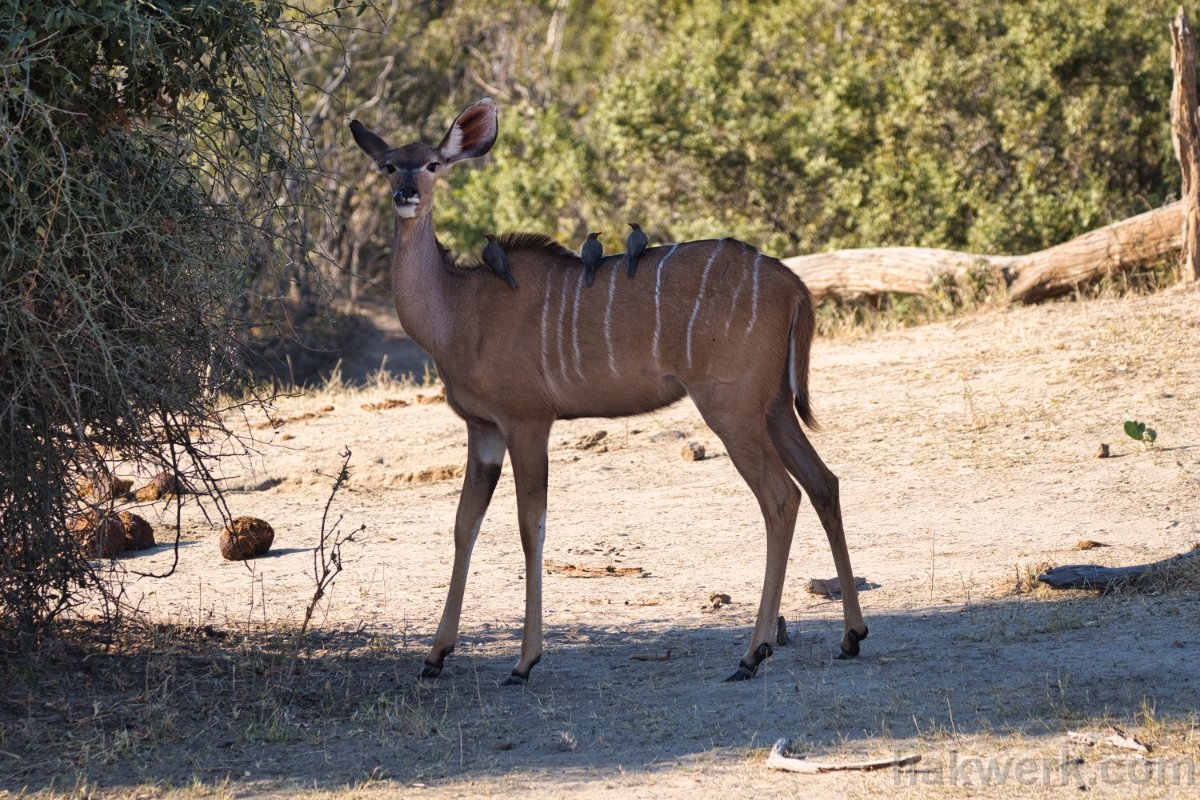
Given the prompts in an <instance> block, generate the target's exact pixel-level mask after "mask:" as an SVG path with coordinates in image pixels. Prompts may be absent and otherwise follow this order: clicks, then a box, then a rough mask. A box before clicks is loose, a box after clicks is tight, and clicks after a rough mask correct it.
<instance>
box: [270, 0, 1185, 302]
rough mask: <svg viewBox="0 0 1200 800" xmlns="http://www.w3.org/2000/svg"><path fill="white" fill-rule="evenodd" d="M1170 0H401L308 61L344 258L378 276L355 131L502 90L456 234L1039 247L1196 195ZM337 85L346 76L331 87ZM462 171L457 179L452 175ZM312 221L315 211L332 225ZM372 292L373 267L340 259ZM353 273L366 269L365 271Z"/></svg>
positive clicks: (382, 254) (378, 192)
mask: <svg viewBox="0 0 1200 800" xmlns="http://www.w3.org/2000/svg"><path fill="white" fill-rule="evenodd" d="M1174 9H1175V5H1174V4H1173V3H1168V2H1163V1H1162V0H1148V1H1147V2H1140V3H1129V2H1127V1H1126V0H1039V1H1038V2H1034V1H1032V0H1024V1H1022V0H1015V1H1014V0H1003V1H1001V0H858V1H857V2H854V1H852V0H782V1H781V2H752V1H750V0H725V1H724V2H721V1H720V0H695V1H694V2H682V1H681V0H646V1H645V2H639V3H625V2H615V1H614V0H598V1H597V2H589V3H581V2H578V1H577V0H547V1H546V2H531V1H530V0H497V1H496V2H483V0H463V1H462V2H456V3H448V2H417V0H394V1H393V2H392V3H391V4H390V5H388V6H386V7H385V6H382V5H381V6H379V7H377V8H374V9H372V10H370V11H369V12H367V13H364V14H362V15H361V16H358V17H355V16H354V14H355V13H357V12H358V11H359V8H357V7H356V8H352V9H350V10H347V11H346V12H345V13H344V14H343V19H344V23H343V24H345V25H347V26H356V27H354V29H352V30H349V29H348V30H346V31H344V32H343V33H342V35H340V36H339V37H337V38H336V39H333V38H330V39H327V40H326V42H325V43H326V44H327V45H330V47H329V48H328V49H322V48H319V47H318V48H310V49H308V50H307V51H306V52H304V53H303V54H299V53H298V54H297V58H296V60H295V61H294V69H295V72H296V74H297V75H298V76H300V77H301V78H302V79H303V80H304V81H305V82H306V83H308V84H310V85H311V86H313V87H319V88H320V89H321V91H312V90H310V91H309V92H308V93H307V94H306V96H305V105H306V108H307V109H308V113H309V117H308V119H309V121H310V122H311V123H312V130H313V135H314V146H315V148H316V149H317V151H318V152H320V153H321V154H322V156H323V157H324V158H325V159H326V162H327V163H328V164H329V165H330V166H331V167H332V169H333V170H334V171H335V172H336V173H337V174H338V175H340V177H341V179H340V181H338V182H336V183H335V185H334V186H333V187H332V188H334V189H335V191H337V192H339V204H338V210H339V216H338V219H339V220H340V221H339V223H338V224H337V225H336V226H330V227H329V228H328V229H324V230H322V231H321V233H320V238H321V241H322V242H323V243H324V244H326V245H327V246H328V248H329V252H330V254H331V255H332V256H333V257H334V259H335V260H337V261H338V262H339V263H341V264H342V265H343V266H345V267H348V268H349V269H350V272H352V273H354V274H356V275H357V276H359V278H361V279H362V280H365V281H368V282H380V281H383V282H384V284H385V285H386V281H384V278H383V276H384V272H385V270H386V263H387V258H388V248H389V246H390V236H391V225H392V223H391V219H390V212H389V211H388V209H387V204H386V202H385V200H384V197H383V194H384V189H383V183H382V181H380V180H378V179H376V178H375V177H373V173H372V170H371V167H370V165H369V164H368V163H367V161H366V159H365V158H364V157H363V156H362V155H361V154H360V153H358V152H357V150H356V148H354V145H353V142H352V141H351V140H350V137H349V136H348V134H347V132H346V127H345V126H346V122H347V120H348V119H349V118H358V119H361V120H362V121H363V122H364V123H365V124H367V125H368V127H371V128H373V129H374V130H376V131H377V132H379V133H380V134H381V135H383V136H384V137H385V139H388V140H389V142H391V143H393V144H395V145H399V144H402V143H404V142H407V141H411V140H413V139H421V140H423V141H426V142H434V143H436V142H437V141H438V139H439V138H440V136H441V135H442V133H443V132H444V130H445V127H446V126H447V125H448V123H449V121H450V120H451V119H452V118H453V116H454V114H455V113H456V112H457V111H458V110H461V108H463V107H465V106H466V105H467V104H468V103H470V102H472V101H474V100H475V99H478V97H480V96H483V95H490V96H492V97H493V98H494V99H496V101H497V102H498V104H499V105H500V108H501V130H500V138H499V141H498V144H497V146H496V148H495V149H494V150H493V152H492V154H491V155H490V156H489V157H488V158H487V159H485V160H484V161H483V162H482V163H480V164H479V165H477V166H476V168H470V167H459V168H457V169H455V170H453V171H452V172H451V173H449V175H448V178H447V180H448V183H446V184H444V185H443V188H442V190H441V191H440V193H439V197H438V206H437V208H436V214H437V223H438V230H439V235H440V237H441V238H442V239H443V241H444V242H445V243H447V244H448V245H450V246H452V247H454V248H456V249H460V250H466V249H476V248H478V247H480V246H481V245H482V239H481V234H482V233H484V232H485V231H493V230H496V231H509V230H536V231H542V232H545V233H548V234H551V235H553V236H554V237H556V238H557V239H559V240H560V241H562V242H564V243H566V244H569V245H573V246H576V247H577V246H578V245H579V244H580V242H581V241H582V239H583V237H584V236H585V232H586V231H587V230H589V229H590V230H603V231H605V232H606V233H607V234H608V236H607V237H606V238H607V247H608V249H609V250H610V251H620V250H622V249H623V240H624V232H625V231H627V230H628V229H627V228H626V227H625V224H624V223H625V222H627V221H632V220H639V221H641V222H642V224H643V226H644V227H645V228H646V229H647V230H648V231H649V232H650V233H651V237H652V239H653V240H659V241H674V240H683V239H690V238H699V237H713V236H725V235H732V236H737V237H740V238H742V239H745V240H747V241H750V242H754V243H756V244H759V245H761V246H762V247H763V248H764V249H765V250H766V251H767V252H769V253H771V254H774V255H778V256H788V255H796V254H801V253H807V252H814V251H819V250H824V249H831V248H840V247H867V246H887V245H924V246H934V247H949V248H955V249H964V250H971V251H976V252H988V253H1017V252H1027V251H1030V250H1035V249H1040V248H1042V247H1045V246H1048V245H1050V244H1054V243H1057V242H1060V241H1062V240H1064V239H1066V238H1069V237H1070V236H1073V235H1076V234H1079V233H1082V232H1084V231H1086V230H1089V229H1091V228H1094V227H1097V226H1100V225H1103V224H1107V223H1108V222H1112V221H1115V220H1117V219H1121V218H1124V217H1127V216H1130V215H1132V214H1135V213H1140V212H1142V211H1145V210H1147V209H1148V208H1151V207H1156V206H1158V205H1161V204H1162V203H1164V202H1165V201H1167V200H1169V199H1171V198H1172V197H1173V196H1174V195H1175V194H1177V192H1178V186H1179V180H1180V179H1179V174H1178V172H1179V171H1178V168H1177V167H1176V165H1175V162H1174V158H1173V155H1172V152H1171V142H1170V134H1169V119H1168V98H1169V94H1170V61H1169V50H1170V36H1169V33H1168V22H1169V19H1170V17H1171V15H1172V14H1173V12H1174ZM326 93H328V94H326ZM447 189H449V191H447ZM315 228H316V226H315V225H314V229H315ZM343 281H344V284H343V285H344V286H345V288H346V289H348V290H353V292H354V293H357V291H358V288H359V287H358V280H357V279H352V278H349V277H348V276H345V275H343ZM351 284H354V285H353V286H351Z"/></svg>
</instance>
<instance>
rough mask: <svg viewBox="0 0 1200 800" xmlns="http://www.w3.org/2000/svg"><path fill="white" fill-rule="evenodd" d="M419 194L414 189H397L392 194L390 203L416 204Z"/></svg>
mask: <svg viewBox="0 0 1200 800" xmlns="http://www.w3.org/2000/svg"><path fill="white" fill-rule="evenodd" d="M418 195H419V193H418V192H417V190H416V189H397V190H396V191H395V192H393V193H392V202H393V203H395V204H396V205H402V204H405V203H416V202H417V200H418V199H419V197H418Z"/></svg>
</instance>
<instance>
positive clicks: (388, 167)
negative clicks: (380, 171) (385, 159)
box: [383, 164, 396, 175]
mask: <svg viewBox="0 0 1200 800" xmlns="http://www.w3.org/2000/svg"><path fill="white" fill-rule="evenodd" d="M383 168H384V169H386V170H387V173H388V175H391V174H392V173H393V172H395V171H396V168H395V167H393V166H392V165H391V164H384V165H383Z"/></svg>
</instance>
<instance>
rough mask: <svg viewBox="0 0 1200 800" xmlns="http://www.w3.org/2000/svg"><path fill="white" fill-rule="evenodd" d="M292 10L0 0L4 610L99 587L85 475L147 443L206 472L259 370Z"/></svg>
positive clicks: (290, 113)
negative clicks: (227, 404)
mask: <svg viewBox="0 0 1200 800" xmlns="http://www.w3.org/2000/svg"><path fill="white" fill-rule="evenodd" d="M284 12H285V6H284V5H283V3H282V2H278V0H257V1H256V2H250V1H249V0H189V2H186V3H185V2H177V1H176V0H156V1H155V2H138V3H127V2H123V1H122V2H116V1H115V0H0V31H4V33H3V34H2V35H0V287H2V288H0V627H3V628H4V629H5V630H8V631H19V632H21V633H24V634H32V633H36V632H37V631H38V630H39V629H40V628H41V627H42V626H44V625H45V624H46V623H47V622H48V621H50V620H51V619H53V618H54V617H55V616H56V615H57V614H59V613H61V612H62V611H63V610H64V609H66V608H69V607H70V606H71V605H72V604H73V603H74V602H75V601H76V600H77V599H78V598H79V596H80V595H79V590H80V589H81V588H86V587H93V588H102V587H100V586H99V584H98V583H97V582H96V581H95V580H94V576H93V573H92V570H91V568H90V567H89V566H88V562H87V560H86V558H85V557H84V555H83V554H82V553H81V552H80V550H79V548H78V547H77V546H76V545H75V543H74V541H72V539H71V537H70V536H69V535H68V534H67V532H66V525H65V523H66V520H67V518H68V516H69V515H70V514H71V513H72V512H73V511H75V510H77V508H78V506H77V501H76V500H75V498H74V494H73V492H72V489H73V485H74V483H75V481H76V480H78V479H80V478H82V477H86V476H89V475H96V474H98V473H100V472H102V471H103V470H104V469H105V468H106V463H111V462H112V461H113V460H116V459H132V460H135V461H139V462H143V463H145V462H149V463H150V464H152V465H157V467H158V468H160V469H169V470H174V469H178V470H180V471H181V472H183V473H184V474H185V477H186V478H187V479H188V480H189V481H190V482H191V483H192V484H193V485H194V486H196V487H203V486H205V485H207V483H208V481H207V480H206V473H205V470H204V463H205V462H204V454H203V452H202V449H201V448H200V447H199V446H198V444H197V442H198V440H202V439H204V438H205V437H206V436H211V435H213V434H215V433H218V432H219V423H218V422H216V421H214V416H213V413H212V412H213V407H214V403H215V399H216V397H217V395H218V393H219V392H222V391H228V390H231V389H233V388H235V387H237V386H240V385H241V384H242V381H243V379H244V377H245V376H246V353H245V351H244V348H243V346H242V345H243V342H244V336H243V331H242V330H241V326H242V321H243V320H244V319H245V315H246V313H247V312H253V311H255V310H256V309H260V308H262V307H263V300H262V299H261V298H258V297H256V296H255V294H254V293H253V292H252V291H251V289H252V287H254V286H263V285H267V287H268V289H269V291H270V293H271V294H277V293H278V292H277V288H276V287H271V286H269V284H270V283H271V282H272V281H273V280H275V279H276V277H277V273H279V272H281V271H283V270H284V269H286V268H290V267H289V260H288V259H287V258H286V257H285V254H284V253H283V250H284V249H286V248H280V247H277V246H276V244H275V241H280V242H287V241H288V240H292V241H293V242H296V240H297V238H298V237H297V236H296V233H297V231H296V229H295V225H294V223H293V222H290V220H294V218H295V214H294V212H291V213H289V209H291V208H292V207H293V206H294V205H295V203H296V202H297V199H298V198H300V197H302V195H303V191H304V185H303V174H304V173H303V169H302V166H303V165H302V164H301V159H300V158H299V156H298V155H297V152H298V151H297V144H298V136H297V134H298V129H297V125H296V122H295V119H296V117H295V111H296V108H295V95H294V93H293V89H292V84H291V81H290V78H289V76H288V75H287V73H286V70H285V68H284V58H283V51H282V50H281V47H280V39H279V31H280V26H281V20H282V19H283V18H284V16H283V15H284ZM280 197H283V198H284V200H283V201H280V200H279V199H278V198H280ZM273 240H274V241H273ZM302 248H303V241H302V240H300V241H299V243H298V244H297V243H294V244H293V245H292V246H291V251H292V254H293V255H297V254H298V253H299V252H300V249H302Z"/></svg>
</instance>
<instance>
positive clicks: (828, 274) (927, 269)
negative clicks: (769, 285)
mask: <svg viewBox="0 0 1200 800" xmlns="http://www.w3.org/2000/svg"><path fill="white" fill-rule="evenodd" d="M1196 163H1198V164H1200V159H1198V160H1197V162H1196ZM1183 223H1184V204H1183V202H1176V203H1172V204H1171V205H1168V206H1164V207H1163V208H1159V209H1155V210H1154V211H1148V212H1146V213H1145V214H1139V215H1138V216H1136V217H1131V218H1130V219H1126V220H1122V221H1120V222H1114V223H1113V224H1112V225H1106V226H1104V227H1103V228H1099V229H1097V230H1094V231H1089V232H1088V233H1085V234H1083V235H1082V236H1078V237H1076V238H1074V239H1072V240H1070V241H1069V242H1065V243H1063V244H1060V245H1055V246H1054V247H1050V248H1047V249H1046V250H1040V251H1038V252H1036V253H1030V254H1029V255H1024V256H985V255H978V254H972V253H959V252H957V251H954V250H936V249H933V248H926V247H877V248H866V249H862V250H835V251H833V252H831V253H816V254H814V255H810V256H796V257H794V258H785V259H784V260H783V263H784V264H786V265H787V266H788V267H789V268H790V269H791V270H792V271H793V272H795V273H796V274H797V275H799V276H800V277H801V278H802V279H803V280H804V282H805V284H807V285H808V289H809V291H811V292H812V294H813V300H815V301H816V302H818V303H820V302H822V301H824V300H832V299H838V298H849V297H861V296H863V295H878V294H883V293H884V292H894V293H896V294H918V295H928V294H929V292H930V288H931V286H932V285H934V284H935V283H936V282H937V281H939V280H943V279H946V278H950V279H953V280H955V281H961V280H962V279H963V278H964V277H966V276H967V274H968V272H969V271H970V270H971V269H973V268H974V269H991V270H994V271H995V272H997V273H999V274H1000V275H1001V276H1002V277H1003V278H1004V280H1005V281H1006V282H1007V283H1008V284H1010V285H1011V287H1012V288H1011V293H1012V297H1013V299H1014V300H1021V301H1023V302H1026V303H1031V302H1036V301H1038V300H1042V299H1044V298H1047V297H1053V296H1054V295H1059V294H1065V293H1067V292H1070V291H1073V290H1074V289H1076V288H1077V287H1079V286H1081V285H1083V284H1086V283H1089V282H1091V281H1093V280H1096V279H1097V278H1102V277H1104V276H1105V275H1110V274H1113V273H1117V272H1123V271H1126V270H1131V269H1134V268H1135V267H1139V266H1142V265H1145V264H1150V263H1153V262H1154V261H1157V260H1159V259H1161V258H1163V257H1164V256H1166V255H1168V254H1170V253H1172V252H1174V251H1176V250H1178V249H1179V247H1180V242H1181V240H1182V233H1183Z"/></svg>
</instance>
